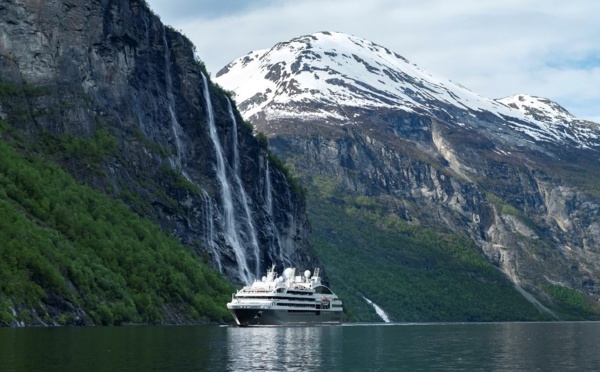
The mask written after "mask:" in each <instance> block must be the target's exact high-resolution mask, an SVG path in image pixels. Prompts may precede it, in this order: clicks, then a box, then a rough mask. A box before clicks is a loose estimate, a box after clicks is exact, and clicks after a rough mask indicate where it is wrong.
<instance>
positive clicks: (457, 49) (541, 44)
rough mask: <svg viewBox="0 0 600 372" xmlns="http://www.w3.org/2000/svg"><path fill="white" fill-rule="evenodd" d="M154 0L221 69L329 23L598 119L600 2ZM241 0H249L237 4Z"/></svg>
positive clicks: (495, 88) (454, 75)
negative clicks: (550, 100) (251, 52)
mask: <svg viewBox="0 0 600 372" xmlns="http://www.w3.org/2000/svg"><path fill="white" fill-rule="evenodd" d="M149 3H150V4H151V6H153V8H154V9H155V11H156V12H157V13H158V14H159V15H161V17H163V13H162V12H163V11H162V10H161V9H165V10H164V12H166V13H165V15H164V17H163V20H164V21H165V22H166V23H168V24H171V25H173V26H174V27H175V28H176V29H181V30H183V32H184V33H185V34H186V35H187V36H188V37H189V38H190V39H191V40H192V41H193V42H194V43H195V44H196V47H197V50H198V54H199V56H200V58H201V59H202V60H203V61H204V62H205V63H206V65H207V68H208V70H209V71H211V72H212V73H213V74H214V73H216V72H217V71H218V70H219V69H220V68H221V67H223V66H224V65H225V64H227V63H228V62H230V61H232V60H233V59H235V58H238V57H240V56H242V55H244V54H246V53H247V52H249V51H251V50H257V49H264V48H270V47H272V46H273V45H274V44H275V43H277V42H281V41H286V40H289V39H291V38H293V37H296V36H300V35H305V34H309V33H313V32H316V31H325V30H331V31H340V32H345V33H349V34H352V35H356V36H360V37H363V38H365V39H368V40H371V41H373V42H375V43H378V44H381V45H383V46H385V47H387V48H389V49H391V50H393V51H395V52H397V53H398V54H400V55H402V56H404V57H406V58H407V59H408V60H410V61H411V62H413V63H416V64H417V65H419V66H420V67H421V68H423V69H425V70H427V71H429V72H430V73H432V74H433V75H438V76H441V77H446V78H449V79H451V80H453V81H455V82H458V83H460V84H462V85H464V86H466V87H467V88H469V89H471V90H473V91H475V92H477V93H479V94H481V95H483V96H487V97H492V98H498V97H504V96H508V95H512V94H516V93H528V94H532V95H537V96H542V97H547V98H550V99H552V100H555V101H557V102H558V103H559V104H561V105H562V106H564V107H565V108H566V109H567V110H569V111H571V112H572V113H573V114H575V115H577V116H580V117H582V118H587V119H596V120H597V118H598V117H600V108H598V107H594V106H600V105H597V103H598V102H600V72H599V68H600V43H598V40H600V27H598V26H597V15H598V14H600V2H598V1H596V0H574V1H569V2H567V1H561V0H544V1H542V0H503V1H495V2H489V1H479V0H454V1H447V0H420V1H417V0H399V1H398V0H371V1H364V0H330V1H327V2H324V1H321V0H304V1H292V0H287V1H284V0H280V1H266V0H264V1H258V2H255V3H254V5H253V6H251V7H249V6H237V7H234V8H233V10H232V8H231V4H232V2H222V1H212V0H211V1H203V2H202V3H200V4H198V3H196V2H193V1H192V0H170V1H166V0H150V1H149ZM158 3H162V4H163V5H161V6H162V7H163V8H157V6H158V5H156V4H158ZM242 3H251V2H235V4H242ZM164 4H169V6H170V7H171V8H169V7H167V6H166V5H164ZM174 8H178V9H180V10H178V11H174V10H173V9H174ZM169 9H171V10H169ZM182 9H184V10H185V12H182V11H181V10H182ZM181 13H184V14H183V15H182V14H181ZM178 14H179V15H178ZM192 14H196V16H190V15H192ZM210 14H212V15H211V16H207V15H210Z"/></svg>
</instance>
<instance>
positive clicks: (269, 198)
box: [265, 160, 273, 217]
mask: <svg viewBox="0 0 600 372" xmlns="http://www.w3.org/2000/svg"><path fill="white" fill-rule="evenodd" d="M265 163H267V165H266V167H265V168H266V171H265V208H266V209H267V213H268V214H269V216H271V217H273V187H272V186H271V167H270V166H269V160H267V161H265Z"/></svg>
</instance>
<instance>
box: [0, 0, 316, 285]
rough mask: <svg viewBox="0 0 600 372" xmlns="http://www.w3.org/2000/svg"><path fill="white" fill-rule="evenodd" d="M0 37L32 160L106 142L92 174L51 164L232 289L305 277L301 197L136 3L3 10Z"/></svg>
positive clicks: (32, 1) (3, 109) (68, 159)
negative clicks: (185, 250) (271, 275)
mask: <svg viewBox="0 0 600 372" xmlns="http://www.w3.org/2000/svg"><path fill="white" fill-rule="evenodd" d="M0 30H1V35H0V81H1V82H2V84H3V85H4V86H10V87H18V88H19V89H20V90H21V91H23V92H26V93H25V94H19V95H12V96H10V95H8V96H5V97H4V98H3V100H2V102H1V103H0V114H1V116H2V118H3V120H6V121H7V122H9V123H10V125H11V126H12V127H13V128H16V129H18V130H19V131H20V132H21V133H24V134H25V135H26V136H25V137H26V138H27V139H28V140H29V141H30V142H33V143H35V142H39V143H40V147H41V148H42V149H44V150H43V151H45V149H46V147H48V146H47V144H48V143H55V142H57V141H58V142H60V141H62V140H64V139H65V138H74V137H79V138H87V139H93V138H95V136H96V135H97V134H98V133H99V132H100V133H103V134H105V135H107V136H109V137H112V138H114V139H115V141H116V151H114V153H111V154H108V155H107V156H105V157H104V158H103V159H101V161H97V162H93V161H91V160H90V159H89V158H86V157H82V156H78V155H79V154H69V155H74V156H67V155H65V154H64V153H60V151H58V153H55V154H54V155H55V156H56V158H57V160H58V161H60V162H61V163H62V164H63V165H64V166H65V167H66V168H67V169H69V170H70V171H71V173H73V174H74V175H75V176H76V177H77V178H78V179H80V180H82V181H85V182H87V183H89V184H91V185H93V186H94V187H96V188H100V189H103V190H105V191H107V192H109V193H110V194H112V195H113V196H114V197H118V198H122V199H124V200H126V201H127V202H128V203H129V204H130V205H132V207H133V208H134V209H135V210H136V211H137V212H138V213H140V214H142V215H144V216H146V217H149V218H151V219H154V220H155V221H157V222H158V223H159V224H160V226H162V228H163V229H164V230H166V231H168V232H172V233H173V234H174V235H175V236H177V237H178V238H179V239H180V240H181V241H182V242H183V243H185V244H187V245H189V246H190V247H191V248H192V249H194V250H196V251H197V252H198V253H199V254H207V255H210V258H211V261H212V262H213V264H214V266H215V267H218V268H219V269H220V270H221V271H222V272H223V273H224V274H225V275H226V276H227V277H229V278H230V279H231V280H233V281H236V282H247V281H249V280H251V279H252V278H254V277H258V276H259V275H261V273H262V272H263V271H264V270H265V268H266V267H267V266H268V265H270V264H271V263H277V264H279V265H280V266H281V265H295V266H298V267H311V266H313V265H314V264H315V263H314V262H313V259H312V257H311V256H310V253H309V249H310V247H309V242H308V232H309V226H308V222H307V218H306V215H305V207H304V201H303V198H302V197H301V196H300V195H299V194H298V193H297V192H296V191H295V190H294V188H293V187H291V185H290V183H289V182H288V181H287V179H286V178H285V175H284V174H283V173H282V171H281V170H280V169H278V168H277V167H276V166H273V165H271V164H270V161H269V156H268V152H267V149H266V148H265V147H264V146H262V145H261V144H260V143H259V142H258V141H257V140H256V139H255V138H254V137H253V135H252V128H250V127H248V126H247V125H244V123H243V121H242V119H241V117H240V115H239V113H238V112H237V111H234V110H232V109H231V107H230V102H228V98H227V96H226V95H224V94H223V93H222V92H221V91H220V90H218V89H215V88H214V86H213V85H212V84H211V83H210V82H208V81H207V80H206V79H203V72H202V66H201V63H200V62H199V61H198V60H197V58H196V57H195V56H194V47H193V45H192V44H191V43H190V42H189V41H188V40H187V39H186V38H185V37H184V36H182V35H181V34H179V33H178V32H175V31H174V30H172V29H170V28H168V27H165V26H164V25H163V24H162V23H161V22H160V19H159V18H158V17H157V16H156V15H154V14H153V13H152V12H151V11H150V10H149V9H148V7H147V5H146V4H145V2H144V1H143V0H94V1H83V0H81V1H80V0H69V1H66V0H63V1H39V0H17V1H11V2H8V3H7V2H4V3H2V4H0ZM27 92H29V93H27ZM211 128H213V129H214V131H215V132H214V133H215V136H214V137H211V135H210V133H211ZM219 160H222V163H223V164H222V167H221V168H219V166H218V163H219ZM267 180H268V182H267ZM224 187H227V188H230V193H229V194H228V195H229V196H230V199H231V200H225V199H224V195H226V194H224V193H223V192H222V189H223V188H224ZM228 203H229V204H231V205H230V207H229V208H228ZM233 235H235V236H233Z"/></svg>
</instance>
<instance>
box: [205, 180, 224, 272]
mask: <svg viewBox="0 0 600 372" xmlns="http://www.w3.org/2000/svg"><path fill="white" fill-rule="evenodd" d="M202 199H203V201H204V206H205V207H204V208H203V209H202V218H203V221H204V223H205V225H204V234H203V235H204V244H205V246H206V247H207V248H208V250H209V251H210V252H211V253H212V254H213V257H214V260H215V262H216V264H217V268H218V269H219V271H220V272H223V270H222V269H223V265H222V264H221V255H220V253H219V250H218V249H217V246H216V244H215V238H216V236H215V225H214V222H213V216H214V213H215V210H214V208H213V203H212V199H211V198H210V196H208V194H207V193H206V191H204V190H202Z"/></svg>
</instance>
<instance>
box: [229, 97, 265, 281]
mask: <svg viewBox="0 0 600 372" xmlns="http://www.w3.org/2000/svg"><path fill="white" fill-rule="evenodd" d="M227 108H228V110H229V116H230V118H231V122H232V124H233V136H232V137H233V170H234V172H233V173H234V176H235V181H236V185H237V187H238V191H239V195H240V197H241V199H242V207H243V208H244V214H245V217H246V223H247V228H248V233H249V235H250V244H251V246H252V253H253V254H254V262H255V265H254V277H255V278H258V277H259V276H260V247H259V246H258V239H257V238H256V227H255V226H254V219H253V218H252V212H251V211H250V204H249V202H248V195H247V194H246V190H245V189H244V185H243V183H242V180H241V176H240V156H239V151H238V148H239V143H238V135H237V120H236V119H235V115H234V114H233V108H232V107H231V101H230V100H229V99H227Z"/></svg>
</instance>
